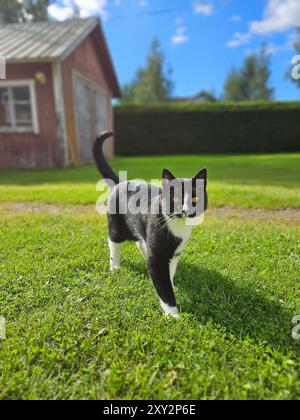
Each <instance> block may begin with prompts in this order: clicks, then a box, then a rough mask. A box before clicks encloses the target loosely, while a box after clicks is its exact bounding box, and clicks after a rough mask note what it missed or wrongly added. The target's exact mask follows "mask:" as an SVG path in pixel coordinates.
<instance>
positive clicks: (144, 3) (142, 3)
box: [139, 0, 148, 7]
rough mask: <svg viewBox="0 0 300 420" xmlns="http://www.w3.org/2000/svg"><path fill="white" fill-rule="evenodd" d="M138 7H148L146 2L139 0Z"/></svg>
mask: <svg viewBox="0 0 300 420" xmlns="http://www.w3.org/2000/svg"><path fill="white" fill-rule="evenodd" d="M139 6H140V7H147V6H148V2H147V0H140V1H139Z"/></svg>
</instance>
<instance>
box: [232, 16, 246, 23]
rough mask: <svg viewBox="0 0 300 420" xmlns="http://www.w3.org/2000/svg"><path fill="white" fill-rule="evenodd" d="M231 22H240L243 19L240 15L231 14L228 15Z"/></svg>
mask: <svg viewBox="0 0 300 420" xmlns="http://www.w3.org/2000/svg"><path fill="white" fill-rule="evenodd" d="M230 20H231V22H241V21H242V20H243V18H242V16H239V15H233V16H231V17H230Z"/></svg>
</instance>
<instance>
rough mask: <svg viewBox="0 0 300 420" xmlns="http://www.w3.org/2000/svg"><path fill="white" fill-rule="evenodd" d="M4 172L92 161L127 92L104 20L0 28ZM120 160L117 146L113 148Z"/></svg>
mask: <svg viewBox="0 0 300 420" xmlns="http://www.w3.org/2000/svg"><path fill="white" fill-rule="evenodd" d="M0 39H1V42H0V55H1V56H3V57H4V58H5V59H6V62H7V68H6V80H0V168H8V167H10V168H56V167H64V166H67V165H69V164H74V165H79V164H82V163H87V162H90V161H91V160H92V152H91V150H92V142H93V140H94V138H95V135H96V133H97V132H99V131H103V130H107V129H112V128H113V111H112V98H119V97H120V89H119V85H118V81H117V78H116V75H115V72H114V68H113V65H112V61H111V59H110V55H109V51H108V48H107V45H106V42H105V38H104V35H103V32H102V29H101V25H100V21H99V20H98V19H97V18H91V19H84V20H81V19H77V20H72V21H67V22H63V23H60V22H40V23H25V24H8V25H0ZM107 154H108V155H110V156H111V155H112V154H113V143H112V142H111V143H110V144H108V145H107Z"/></svg>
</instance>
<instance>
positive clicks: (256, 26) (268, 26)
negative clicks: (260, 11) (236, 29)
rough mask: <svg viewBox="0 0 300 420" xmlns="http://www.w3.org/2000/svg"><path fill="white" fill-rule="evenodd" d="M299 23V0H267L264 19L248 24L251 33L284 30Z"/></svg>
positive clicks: (268, 32)
mask: <svg viewBox="0 0 300 420" xmlns="http://www.w3.org/2000/svg"><path fill="white" fill-rule="evenodd" d="M299 23H300V1H299V0H268V4H267V7H266V10H265V13H264V19H263V20H261V21H254V22H252V23H251V25H250V31H251V33H253V34H263V35H264V34H271V33H274V32H285V31H287V30H289V29H291V28H293V27H295V26H298V25H299Z"/></svg>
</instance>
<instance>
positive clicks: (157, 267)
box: [148, 256, 179, 318]
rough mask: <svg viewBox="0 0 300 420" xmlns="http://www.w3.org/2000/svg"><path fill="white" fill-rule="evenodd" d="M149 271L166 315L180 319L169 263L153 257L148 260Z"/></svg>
mask: <svg viewBox="0 0 300 420" xmlns="http://www.w3.org/2000/svg"><path fill="white" fill-rule="evenodd" d="M148 269H149V273H150V276H151V278H152V281H153V284H154V287H155V289H156V291H157V294H158V296H159V299H160V304H161V307H162V309H163V311H164V313H165V314H166V315H167V316H173V317H174V318H179V312H178V309H177V304H176V298H175V294H174V290H173V287H172V282H171V278H170V269H169V262H168V261H164V262H162V261H161V259H160V258H159V257H158V256H157V257H155V256H152V257H150V258H149V259H148Z"/></svg>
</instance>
